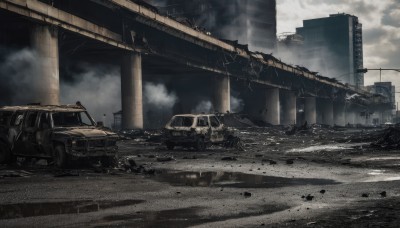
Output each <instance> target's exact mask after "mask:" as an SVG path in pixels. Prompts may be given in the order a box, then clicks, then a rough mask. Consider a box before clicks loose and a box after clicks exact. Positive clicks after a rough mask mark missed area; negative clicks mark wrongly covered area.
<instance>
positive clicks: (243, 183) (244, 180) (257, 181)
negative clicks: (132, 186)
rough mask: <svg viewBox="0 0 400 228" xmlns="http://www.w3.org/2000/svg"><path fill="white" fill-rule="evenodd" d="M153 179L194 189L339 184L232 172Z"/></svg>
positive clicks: (176, 174)
mask: <svg viewBox="0 0 400 228" xmlns="http://www.w3.org/2000/svg"><path fill="white" fill-rule="evenodd" d="M153 178H155V179H156V180H158V181H161V182H167V183H170V184H172V185H178V186H193V187H235V188H279V187H286V186H296V185H329V184H338V182H336V181H334V180H329V179H311V178H285V177H275V176H263V175H254V174H246V173H230V172H180V171H164V172H161V173H158V174H156V176H155V177H153Z"/></svg>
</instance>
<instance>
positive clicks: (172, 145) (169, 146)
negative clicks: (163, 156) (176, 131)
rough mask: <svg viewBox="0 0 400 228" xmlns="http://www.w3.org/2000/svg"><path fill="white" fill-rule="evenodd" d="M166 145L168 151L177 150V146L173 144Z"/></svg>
mask: <svg viewBox="0 0 400 228" xmlns="http://www.w3.org/2000/svg"><path fill="white" fill-rule="evenodd" d="M166 144H167V149H168V150H173V149H174V148H175V144H174V143H173V142H167V143H166Z"/></svg>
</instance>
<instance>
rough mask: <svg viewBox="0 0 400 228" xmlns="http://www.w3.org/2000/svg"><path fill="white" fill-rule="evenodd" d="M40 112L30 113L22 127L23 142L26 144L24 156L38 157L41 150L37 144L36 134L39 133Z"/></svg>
mask: <svg viewBox="0 0 400 228" xmlns="http://www.w3.org/2000/svg"><path fill="white" fill-rule="evenodd" d="M38 116H39V112H38V111H28V112H27V113H26V116H25V119H24V123H23V126H22V134H21V140H22V142H23V144H24V147H25V151H24V152H23V153H22V154H24V155H32V156H35V155H38V154H39V152H40V150H39V148H38V146H37V142H36V132H37V131H38V125H37V122H38Z"/></svg>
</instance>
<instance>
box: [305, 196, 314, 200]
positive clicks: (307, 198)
mask: <svg viewBox="0 0 400 228" xmlns="http://www.w3.org/2000/svg"><path fill="white" fill-rule="evenodd" d="M313 199H314V196H312V195H310V194H308V195H307V196H306V200H307V201H311V200H313Z"/></svg>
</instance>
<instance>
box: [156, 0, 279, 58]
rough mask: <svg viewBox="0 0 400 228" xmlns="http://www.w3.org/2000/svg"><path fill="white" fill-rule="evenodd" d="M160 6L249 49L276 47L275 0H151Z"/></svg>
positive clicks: (263, 50) (200, 27) (216, 35)
mask: <svg viewBox="0 0 400 228" xmlns="http://www.w3.org/2000/svg"><path fill="white" fill-rule="evenodd" d="M152 2H153V4H155V5H157V6H158V7H159V10H160V11H161V12H162V13H164V14H166V15H168V16H171V17H174V18H180V19H183V18H186V19H187V20H188V23H191V24H192V25H193V26H196V27H198V28H199V29H201V30H203V29H204V30H206V31H207V32H210V33H211V35H212V36H215V37H217V38H221V39H227V40H238V41H239V43H241V44H248V45H249V49H250V50H252V51H261V52H267V53H270V52H273V51H274V50H275V48H276V0H190V1H189V0H165V1H164V4H161V1H160V0H152Z"/></svg>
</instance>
